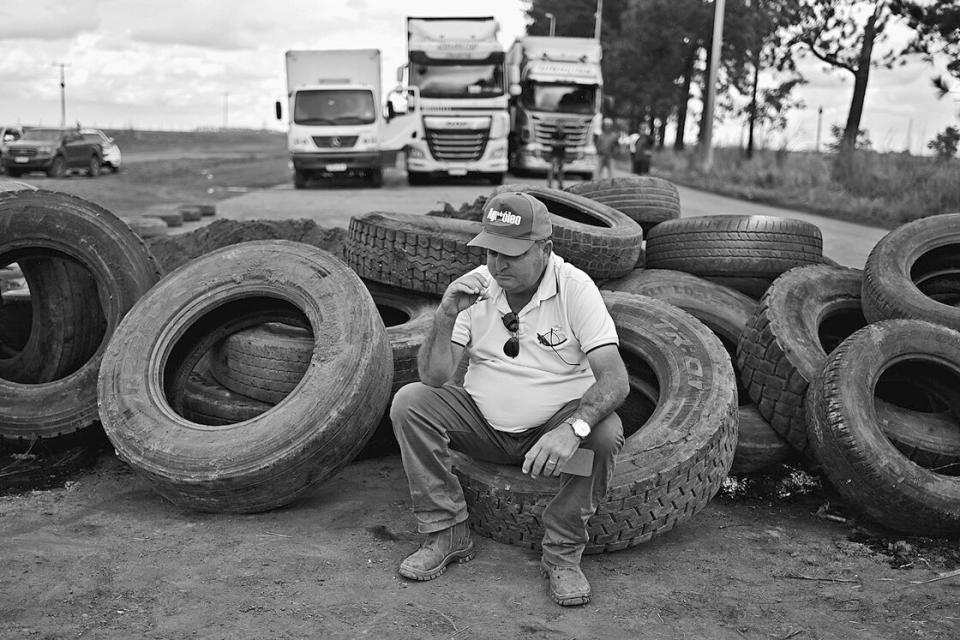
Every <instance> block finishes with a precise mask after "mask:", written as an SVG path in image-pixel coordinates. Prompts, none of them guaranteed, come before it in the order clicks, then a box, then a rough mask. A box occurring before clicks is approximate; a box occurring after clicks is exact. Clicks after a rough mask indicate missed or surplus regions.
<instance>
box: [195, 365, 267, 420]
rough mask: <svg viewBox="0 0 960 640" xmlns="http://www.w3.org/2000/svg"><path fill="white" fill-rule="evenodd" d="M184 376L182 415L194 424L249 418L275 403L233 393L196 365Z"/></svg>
mask: <svg viewBox="0 0 960 640" xmlns="http://www.w3.org/2000/svg"><path fill="white" fill-rule="evenodd" d="M198 369H199V370H198V371H193V372H191V374H190V377H189V378H188V379H187V383H186V385H185V387H184V396H183V417H184V418H186V419H187V420H192V421H193V422H196V423H197V424H205V425H211V426H225V425H228V424H234V423H237V422H243V421H244V420H251V419H253V418H256V417H257V416H259V415H261V414H263V413H266V412H267V411H269V410H270V409H272V408H273V406H274V405H272V404H269V403H266V402H260V401H259V400H254V399H253V398H248V397H247V396H244V395H240V394H239V393H234V392H233V391H230V390H229V389H227V388H226V387H224V386H223V385H221V384H218V383H217V381H216V380H214V379H213V377H212V376H211V375H210V373H209V371H208V370H206V368H201V367H198Z"/></svg>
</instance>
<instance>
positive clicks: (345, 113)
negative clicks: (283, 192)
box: [276, 49, 408, 189]
mask: <svg viewBox="0 0 960 640" xmlns="http://www.w3.org/2000/svg"><path fill="white" fill-rule="evenodd" d="M285 62H286V75H287V121H288V127H289V128H288V132H287V149H288V150H289V152H290V160H291V163H292V165H293V185H294V187H296V188H297V189H302V188H304V187H305V186H306V185H307V182H308V180H310V179H316V178H332V177H342V176H360V177H363V178H365V179H366V181H367V183H368V184H370V185H371V186H374V187H379V186H381V185H382V183H383V168H384V167H385V166H392V165H394V164H396V161H397V155H398V152H399V150H400V148H402V146H403V144H404V143H405V139H404V138H405V137H408V133H407V132H406V131H404V127H403V126H394V125H397V124H400V125H402V124H403V123H398V122H393V120H394V117H393V116H394V114H393V113H392V110H391V111H390V112H389V113H388V114H384V105H383V103H382V102H381V99H382V98H381V90H380V87H381V76H380V74H381V63H380V51H379V50H378V49H325V50H295V51H287V52H286V56H285ZM276 115H277V119H278V120H279V119H282V105H281V103H280V102H277V104H276Z"/></svg>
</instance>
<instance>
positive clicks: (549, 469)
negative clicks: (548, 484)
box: [523, 422, 580, 478]
mask: <svg viewBox="0 0 960 640" xmlns="http://www.w3.org/2000/svg"><path fill="white" fill-rule="evenodd" d="M579 446H580V438H578V437H577V436H576V435H574V433H573V429H572V428H571V427H570V425H569V424H568V423H566V422H564V423H562V424H560V425H559V426H558V427H557V428H556V429H553V430H551V431H548V432H547V433H545V434H543V435H542V436H540V439H539V440H537V442H536V444H534V445H533V446H532V447H531V448H530V451H528V452H527V455H526V456H525V457H524V459H523V472H524V473H529V474H530V477H531V478H536V477H538V476H540V475H541V474H543V475H545V476H559V475H560V467H562V466H563V464H564V463H565V462H566V461H567V460H569V459H570V457H571V456H572V455H573V453H574V452H575V451H576V450H577V448H578V447H579Z"/></svg>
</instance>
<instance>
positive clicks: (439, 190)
mask: <svg viewBox="0 0 960 640" xmlns="http://www.w3.org/2000/svg"><path fill="white" fill-rule="evenodd" d="M623 175H626V174H623ZM516 181H517V182H521V183H524V184H537V185H545V184H546V182H545V180H544V179H543V178H537V177H530V178H523V179H521V180H516ZM492 190H493V187H492V186H490V185H489V184H487V183H484V182H482V181H479V180H477V181H472V182H468V181H458V182H453V181H451V182H446V183H442V184H435V185H428V186H417V187H410V186H408V185H407V182H406V177H405V174H404V173H403V171H401V170H398V169H389V170H387V172H386V174H385V175H384V184H383V187H382V188H381V189H371V188H369V187H366V186H364V185H362V184H360V183H349V182H344V183H343V184H342V185H340V186H319V187H314V188H310V189H303V190H296V189H294V188H293V186H292V185H291V184H284V185H278V186H277V187H275V188H272V189H266V190H261V191H253V192H250V193H245V194H243V195H240V196H237V197H234V198H229V199H227V200H223V201H221V202H220V203H219V204H218V205H217V214H218V215H219V216H221V217H224V218H232V219H235V220H253V219H263V218H268V219H284V218H309V219H313V220H315V221H316V222H317V224H319V225H321V226H324V227H347V226H348V224H349V222H350V218H351V216H354V215H361V214H364V213H368V212H371V211H394V212H402V213H427V212H428V211H432V210H437V209H442V208H443V205H444V203H449V204H451V205H452V206H453V207H455V208H459V207H460V206H461V205H462V204H464V203H469V202H473V201H474V200H475V199H476V198H477V197H478V196H481V195H483V196H486V195H489V194H490V192H491V191H492ZM679 191H680V207H681V214H682V215H683V216H684V217H693V216H704V215H719V214H739V215H756V216H779V217H785V218H796V219H800V220H807V221H809V222H812V223H813V224H815V225H817V226H818V227H819V228H820V230H821V232H822V233H823V253H824V255H826V256H828V257H830V258H832V259H833V260H836V261H837V262H838V263H840V264H843V265H846V266H851V267H857V268H862V267H863V265H864V263H865V262H866V259H867V255H868V254H869V253H870V250H871V249H872V248H873V246H874V245H875V244H876V242H877V241H878V240H879V239H880V238H882V237H883V236H884V235H885V234H886V233H887V232H888V230H886V229H882V228H880V227H870V226H866V225H862V224H855V223H851V222H844V221H841V220H834V219H832V218H828V217H825V216H819V215H814V214H809V213H802V212H799V211H793V210H790V209H781V208H777V207H771V206H767V205H763V204H757V203H753V202H745V201H742V200H736V199H734V198H727V197H724V196H718V195H714V194H711V193H707V192H704V191H698V190H696V189H691V188H688V187H679Z"/></svg>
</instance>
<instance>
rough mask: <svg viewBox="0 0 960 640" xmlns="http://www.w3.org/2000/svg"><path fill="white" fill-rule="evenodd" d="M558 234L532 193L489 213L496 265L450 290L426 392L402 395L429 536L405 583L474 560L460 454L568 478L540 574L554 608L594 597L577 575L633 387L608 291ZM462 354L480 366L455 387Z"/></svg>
mask: <svg viewBox="0 0 960 640" xmlns="http://www.w3.org/2000/svg"><path fill="white" fill-rule="evenodd" d="M551 234H552V225H551V223H550V216H549V213H548V212H547V208H546V206H544V204H543V203H542V202H540V201H539V200H537V199H536V198H534V197H532V196H530V195H529V194H526V193H503V194H499V195H497V196H495V197H493V198H491V199H490V200H489V201H488V202H487V204H486V206H485V207H484V217H483V231H482V232H481V233H480V234H479V235H477V236H476V237H475V238H474V239H473V240H471V241H470V242H469V244H470V245H472V246H479V247H483V248H485V249H486V250H487V264H486V265H485V266H480V267H478V268H476V269H474V270H473V271H471V272H469V273H467V274H466V275H463V276H461V277H460V278H458V279H457V280H455V281H453V282H452V283H451V284H450V286H448V287H447V289H446V291H445V292H444V294H443V298H442V299H441V301H440V305H439V307H438V308H437V311H436V313H435V316H434V323H433V327H432V329H431V330H430V332H429V334H428V335H427V337H426V340H425V341H424V343H423V346H422V347H421V350H420V353H419V361H418V368H419V373H420V380H421V382H415V383H412V384H409V385H407V386H405V387H403V388H402V389H401V390H400V391H399V392H398V393H397V394H396V396H395V398H394V401H393V406H392V408H391V412H390V418H391V420H392V421H393V427H394V431H395V433H396V436H397V441H398V442H399V444H400V450H401V454H402V457H403V465H404V469H405V471H406V474H407V479H408V482H409V485H410V495H411V498H412V502H413V511H414V514H415V516H416V518H417V522H418V530H419V531H420V532H421V533H424V534H427V536H426V540H425V541H424V542H423V544H421V546H420V549H419V550H417V551H416V552H415V553H413V554H412V555H410V556H409V557H407V558H406V559H405V560H404V561H403V562H402V563H401V565H400V575H402V576H404V577H406V578H410V579H413V580H432V579H433V578H436V577H437V576H439V575H440V574H441V573H443V572H444V570H445V568H446V566H447V565H448V564H449V563H450V562H452V561H454V560H457V561H459V562H466V561H468V560H471V559H472V558H473V556H474V554H475V551H474V546H473V542H472V540H471V538H470V529H469V527H468V524H467V518H468V514H467V506H466V502H465V500H464V496H463V491H462V489H461V486H460V483H459V481H458V479H457V477H456V475H454V473H453V472H452V471H451V468H450V466H451V465H450V459H449V451H450V448H453V449H456V450H458V451H461V452H463V453H466V454H468V455H470V456H472V457H474V458H476V459H480V460H487V461H490V462H494V463H500V464H522V468H523V472H524V473H525V474H530V476H531V477H533V478H537V477H540V476H558V477H560V478H561V487H560V489H559V491H558V493H557V494H556V496H555V497H554V498H553V500H552V501H551V502H550V503H549V504H548V505H547V507H546V508H545V509H544V512H543V525H544V529H545V533H544V537H543V541H542V543H543V553H542V557H541V570H542V572H543V573H544V574H545V575H546V576H547V577H549V580H550V593H551V596H552V597H553V599H554V600H555V601H556V602H557V603H559V604H561V605H565V606H566V605H579V604H585V603H586V602H588V601H589V600H590V584H589V583H588V582H587V579H586V578H585V577H584V575H583V573H582V572H581V570H580V556H581V554H582V553H583V549H584V546H585V543H586V542H587V540H588V535H587V529H586V523H587V520H588V519H589V518H590V516H592V515H593V513H594V512H595V511H596V509H597V506H598V504H599V503H600V501H601V500H602V499H603V496H604V494H605V493H606V490H607V484H608V483H609V481H610V478H611V477H612V475H613V468H614V458H615V456H616V454H617V452H618V451H619V450H620V448H621V447H622V446H623V429H622V426H621V423H620V419H619V417H618V416H617V414H616V413H614V409H616V408H617V407H618V406H619V405H620V404H621V403H622V402H623V400H624V399H625V398H626V396H627V393H628V392H629V386H628V380H627V372H626V368H625V367H624V364H623V361H622V359H621V358H620V353H619V350H618V346H619V340H618V337H617V333H616V329H615V327H614V323H613V320H612V319H611V317H610V314H609V313H608V312H607V310H606V307H605V306H604V303H603V300H602V298H601V296H600V292H599V290H598V289H597V286H596V285H595V284H594V283H593V281H592V280H591V279H590V277H589V276H587V275H586V274H585V273H584V272H583V271H581V270H580V269H578V268H576V267H574V266H572V265H570V264H568V263H567V262H565V261H564V260H563V259H562V258H560V257H559V256H557V255H555V254H554V253H553V242H552V241H551V239H550V238H551ZM464 352H466V354H467V356H468V357H469V364H468V367H467V369H466V374H465V375H464V378H463V385H462V386H459V385H457V384H454V383H453V382H452V381H451V377H453V376H454V373H455V371H456V370H457V367H458V363H459V362H460V359H461V356H462V355H464ZM578 449H587V450H590V451H592V452H593V455H594V460H593V465H592V468H591V469H590V470H588V471H586V472H585V473H586V475H571V474H568V473H564V465H565V463H567V461H568V460H570V459H571V458H572V457H573V455H574V453H575V452H577V451H578ZM578 457H579V456H578ZM571 471H572V469H571Z"/></svg>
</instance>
